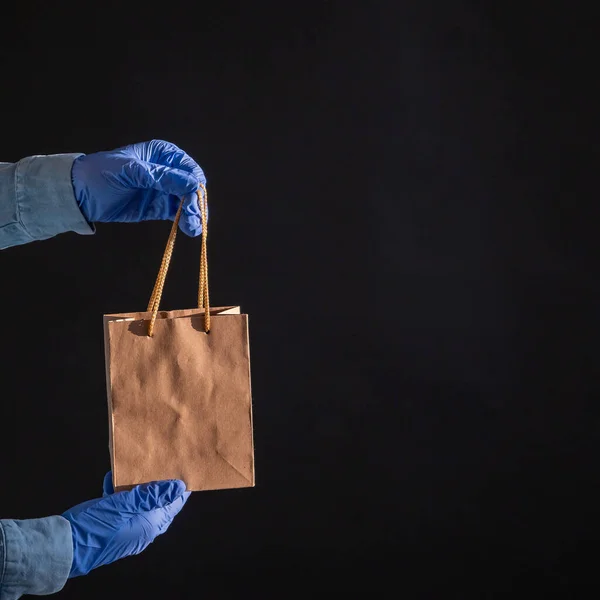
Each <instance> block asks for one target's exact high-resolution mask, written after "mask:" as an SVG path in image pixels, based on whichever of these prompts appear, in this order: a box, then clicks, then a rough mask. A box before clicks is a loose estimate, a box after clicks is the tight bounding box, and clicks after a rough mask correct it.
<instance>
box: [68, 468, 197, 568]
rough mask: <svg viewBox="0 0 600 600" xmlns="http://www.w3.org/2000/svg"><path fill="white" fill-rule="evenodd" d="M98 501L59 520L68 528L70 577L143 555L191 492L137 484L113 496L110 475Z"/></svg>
mask: <svg viewBox="0 0 600 600" xmlns="http://www.w3.org/2000/svg"><path fill="white" fill-rule="evenodd" d="M103 487H104V495H103V497H102V498H97V499H96V500H90V501H88V502H84V503H83V504H79V505H78V506H75V507H74V508H72V509H70V510H68V511H67V512H65V513H64V514H63V515H62V516H63V517H64V518H65V519H67V520H68V521H69V522H70V523H71V530H72V532H73V565H72V567H71V573H70V575H69V577H78V576H79V575H87V574H88V573H89V572H90V571H91V570H92V569H95V568H96V567H101V566H103V565H107V564H109V563H112V562H115V561H116V560H119V559H120V558H125V557H126V556H133V555H134V554H139V553H140V552H142V551H143V550H145V549H146V548H147V547H148V545H149V544H151V543H152V542H153V541H154V538H156V537H157V536H159V535H161V534H162V533H164V532H165V531H166V530H167V528H168V527H169V525H170V524H171V522H172V521H173V519H174V518H175V517H176V515H177V513H179V511H180V510H181V509H182V508H183V505H184V504H185V503H186V501H187V499H188V498H189V496H190V492H186V491H185V484H184V483H183V481H179V480H176V479H175V480H169V481H158V482H154V483H147V484H144V485H138V486H136V487H135V488H133V489H132V490H131V491H128V492H118V493H116V494H115V493H114V489H113V486H112V480H111V473H110V472H108V473H107V474H106V476H105V477H104V486H103Z"/></svg>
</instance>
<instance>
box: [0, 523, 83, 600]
mask: <svg viewBox="0 0 600 600" xmlns="http://www.w3.org/2000/svg"><path fill="white" fill-rule="evenodd" d="M0 539H1V540H2V541H3V543H2V545H0V547H3V551H1V553H0V558H2V562H0V600H16V599H17V598H20V597H21V596H23V595H25V594H33V595H38V596H43V595H46V594H53V593H55V592H58V591H59V590H61V589H62V588H63V587H64V585H65V583H66V581H67V579H68V577H69V573H70V572H71V563H72V562H73V536H72V533H71V524H70V523H69V521H67V520H66V519H64V518H63V517H58V516H57V517H46V518H45V519H28V520H26V521H13V520H2V521H0Z"/></svg>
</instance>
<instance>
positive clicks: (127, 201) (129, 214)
mask: <svg viewBox="0 0 600 600" xmlns="http://www.w3.org/2000/svg"><path fill="white" fill-rule="evenodd" d="M71 176H72V180H73V190H74V192H75V198H76V199H77V203H78V204H79V208H80V209H81V212H82V213H83V215H84V216H85V218H86V219H87V220H88V221H89V222H91V223H95V222H104V223H107V222H120V223H137V222H139V221H150V220H167V219H168V220H171V221H172V220H173V219H174V218H175V214H176V213H177V209H178V208H179V204H180V203H181V198H183V199H184V205H183V211H182V213H181V220H180V222H179V227H180V229H181V231H183V232H184V233H185V234H187V235H189V236H192V237H195V236H197V235H200V234H201V233H202V222H201V216H200V215H201V213H200V207H199V206H198V197H197V196H196V190H198V187H199V184H203V185H206V178H205V177H204V173H203V171H202V169H201V168H200V167H199V166H198V164H197V163H196V162H195V161H194V160H193V159H192V158H190V157H189V156H188V155H187V154H186V153H185V152H184V151H183V150H180V149H179V148H178V147H177V146H175V145H174V144H171V143H169V142H163V141H162V140H152V141H151V142H143V143H140V144H132V145H131V146H126V147H124V148H118V149H116V150H110V151H108V152H97V153H95V154H88V155H85V156H80V157H79V158H77V159H75V161H74V163H73V169H72V171H71Z"/></svg>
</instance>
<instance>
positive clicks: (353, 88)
mask: <svg viewBox="0 0 600 600" xmlns="http://www.w3.org/2000/svg"><path fill="white" fill-rule="evenodd" d="M583 4H584V3H583V2H581V3H578V2H569V3H566V2H559V3H556V5H554V4H551V3H541V2H529V1H521V2H516V1H505V2H502V3H499V2H488V3H479V2H467V1H466V0H465V1H461V0H448V1H446V2H438V3H435V2H427V1H425V2H419V1H416V0H414V1H412V0H411V1H407V2H392V1H379V2H378V1H374V2H341V1H319V2H318V1H304V2H295V3H292V2H280V3H275V2H256V3H248V2H195V3H181V2H164V3H156V6H155V7H152V6H151V3H148V4H147V5H146V6H145V7H135V6H134V5H132V4H129V3H121V2H105V3H103V4H100V3H96V4H88V3H80V4H79V5H71V4H67V3H61V5H60V7H57V6H55V3H49V2H46V3H41V2H27V3H22V2H18V3H15V4H14V5H12V6H10V7H4V8H3V9H2V10H3V13H4V16H3V24H4V27H3V33H2V37H1V38H0V39H1V41H0V44H1V48H2V50H1V57H2V58H1V63H0V66H1V75H0V76H1V79H2V92H1V94H0V106H1V110H2V112H1V114H2V121H3V125H2V134H1V136H0V140H1V141H0V150H1V153H0V159H2V160H5V161H15V160H18V159H19V158H22V157H24V156H28V155H31V154H46V153H56V152H77V151H80V152H94V151H98V150H104V149H110V148H113V147H117V146H120V145H123V144H127V143H130V142H135V141H143V140H147V139H152V138H160V139H167V140H170V141H173V142H175V143H176V144H178V145H179V146H181V147H182V148H184V149H185V150H186V151H187V152H188V153H190V154H191V155H192V156H193V157H194V158H195V159H196V160H197V161H198V162H199V163H200V164H201V165H202V167H203V168H204V170H205V171H206V174H207V178H208V185H209V190H210V200H211V225H212V227H211V239H210V261H211V289H212V295H213V303H215V304H221V305H223V304H241V305H242V307H243V308H244V310H245V311H247V312H248V313H249V314H250V315H251V334H252V337H251V342H252V357H253V391H254V417H255V443H256V469H257V486H256V488H255V489H254V490H236V491H224V492H208V493H202V494H194V495H193V496H192V498H191V499H190V501H189V502H188V504H187V506H186V508H185V510H184V511H183V512H182V513H181V515H180V516H179V517H178V518H177V519H176V521H175V522H174V524H173V525H172V527H171V529H170V530H169V532H168V534H166V535H164V536H162V537H161V538H159V539H158V540H157V541H156V543H155V544H153V545H152V546H151V547H150V548H149V549H148V550H147V551H146V552H145V553H143V554H142V555H140V556H139V557H136V558H130V559H127V560H123V561H120V562H118V563H115V564H114V565H111V566H109V567H106V568H102V569H98V570H97V571H95V572H93V573H92V574H90V575H89V576H87V577H85V578H81V579H78V580H74V581H71V582H69V583H68V585H67V586H66V588H65V590H64V591H63V592H61V595H60V597H62V598H106V597H112V598H130V597H135V598H137V597H140V598H192V597H193V598H195V597H205V596H208V595H209V594H210V596H211V597H228V596H230V595H235V596H236V597H241V596H242V595H243V594H244V593H246V592H247V591H248V590H254V592H258V593H262V592H263V591H265V590H266V589H267V588H268V587H272V588H273V589H275V590H277V591H279V593H280V594H281V595H282V596H283V597H286V596H291V595H293V594H294V593H295V592H297V591H298V590H300V589H301V588H303V587H304V586H307V587H308V588H309V589H312V590H320V589H321V588H322V586H323V585H325V584H323V583H319V578H322V579H323V581H327V582H332V583H334V584H335V585H336V586H337V588H336V589H337V590H338V591H347V590H348V591H350V590H355V591H356V590H360V589H365V590H370V595H373V594H375V595H381V594H380V593H379V592H378V591H376V590H375V588H376V587H377V586H379V585H381V584H382V582H383V581H385V580H387V579H390V580H391V582H392V585H391V587H390V588H389V592H388V593H394V595H397V594H398V595H402V596H404V597H420V596H427V595H429V594H435V596H436V597H438V596H439V597H448V596H451V595H461V596H462V595H463V594H466V593H474V594H475V595H477V596H478V597H492V596H493V597H507V596H508V597H513V596H516V595H520V593H521V592H527V593H528V594H531V593H538V594H543V595H544V596H546V597H547V596H549V595H557V596H559V597H574V596H572V594H576V590H577V589H578V588H579V587H580V586H583V585H585V584H586V583H589V582H590V581H591V580H592V576H593V573H594V570H595V567H594V564H595V562H596V560H597V558H598V556H597V539H598V533H599V531H600V528H599V523H598V519H597V517H596V514H597V511H598V503H599V500H600V494H599V493H598V488H599V486H598V468H597V462H598V461H597V453H598V437H599V429H598V418H597V417H598V411H597V408H596V404H597V401H598V399H599V394H598V392H599V380H598V375H599V372H598V371H599V368H598V359H599V350H598V347H599V342H598V339H599V335H598V334H599V333H600V330H599V329H600V328H599V316H598V312H599V300H600V297H599V296H600V286H599V282H598V266H597V261H596V260H595V259H594V258H593V257H594V256H595V255H596V253H597V250H598V248H597V246H598V241H597V240H598V234H597V232H598V222H599V219H598V217H599V216H600V210H599V208H598V198H597V183H596V180H597V177H596V173H597V164H594V161H592V160H591V159H592V157H593V156H594V153H595V152H596V151H597V150H596V148H595V145H596V144H595V142H596V134H595V131H594V127H593V120H592V118H591V117H592V115H593V114H594V112H595V110H596V108H595V107H596V106H597V92H596V90H595V86H596V67H595V66H594V63H593V59H592V56H593V54H594V50H595V48H594V46H595V43H594V42H593V38H594V37H595V35H596V34H595V33H594V31H593V24H594V19H593V15H592V10H593V9H592V8H590V12H589V13H586V12H585V11H584V10H582V9H581V8H580V7H581V6H583ZM168 229H169V227H168V225H167V224H166V223H145V224H140V225H118V224H116V225H102V224H101V225H99V226H98V231H97V235H96V236H94V237H81V236H76V235H75V234H65V235H62V236H59V237H57V238H54V239H52V240H49V241H45V242H42V243H34V244H30V245H28V246H23V247H15V248H12V249H9V250H6V251H3V252H2V253H0V286H1V290H2V291H1V296H0V314H1V316H2V322H1V325H0V331H1V339H2V344H1V345H0V358H1V362H0V378H1V381H2V384H1V387H0V396H1V398H2V401H1V404H0V421H1V431H2V434H1V436H0V456H1V457H2V471H1V479H0V486H1V491H0V514H1V515H2V516H3V517H14V518H30V517H38V516H45V515H48V514H60V513H61V512H62V511H64V510H65V509H66V508H68V507H70V506H72V505H74V504H77V503H79V502H81V501H83V500H86V499H89V498H92V497H95V496H96V495H98V493H99V492H100V488H101V483H102V477H103V475H104V473H105V472H106V471H107V469H108V468H109V459H108V449H107V415H106V399H105V384H104V357H103V348H102V329H101V315H102V314H103V313H107V312H122V311H127V310H137V309H140V308H143V307H144V306H145V304H146V302H147V297H148V296H149V293H150V291H151V288H152V285H153V281H154V276H155V273H156V270H157V268H158V264H159V261H160V256H161V253H162V250H163V246H164V242H165V240H166V236H167V235H168ZM197 261H198V243H197V240H190V239H184V238H183V237H180V239H179V242H178V246H177V249H176V252H175V257H174V263H173V266H172V270H171V272H170V275H169V280H168V282H167V286H166V292H165V297H164V306H165V307H167V308H181V307H187V306H192V305H193V302H194V298H195V296H194V291H195V285H196V282H195V273H196V269H197ZM245 591H246V592H245Z"/></svg>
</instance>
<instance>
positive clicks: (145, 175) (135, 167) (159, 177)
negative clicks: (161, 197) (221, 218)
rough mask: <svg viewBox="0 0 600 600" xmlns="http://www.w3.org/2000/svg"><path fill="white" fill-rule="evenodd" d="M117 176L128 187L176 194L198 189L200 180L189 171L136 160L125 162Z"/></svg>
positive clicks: (180, 194)
mask: <svg viewBox="0 0 600 600" xmlns="http://www.w3.org/2000/svg"><path fill="white" fill-rule="evenodd" d="M113 176H114V175H113ZM116 178H117V179H118V180H120V183H121V184H122V185H123V186H124V187H126V188H127V187H129V188H134V189H135V188H141V189H153V190H156V191H158V192H163V193H165V194H173V195H175V196H183V195H184V194H189V193H191V192H193V191H195V190H196V189H198V180H197V179H196V177H195V176H194V175H192V174H190V173H188V172H187V171H183V170H181V169H173V168H171V167H165V166H163V165H157V164H155V163H150V162H142V161H136V160H131V161H129V162H127V163H125V165H123V168H122V169H121V171H120V173H118V174H117V175H116Z"/></svg>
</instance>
